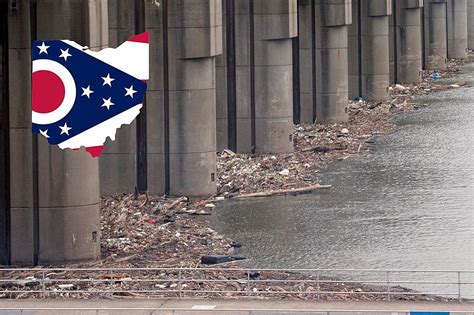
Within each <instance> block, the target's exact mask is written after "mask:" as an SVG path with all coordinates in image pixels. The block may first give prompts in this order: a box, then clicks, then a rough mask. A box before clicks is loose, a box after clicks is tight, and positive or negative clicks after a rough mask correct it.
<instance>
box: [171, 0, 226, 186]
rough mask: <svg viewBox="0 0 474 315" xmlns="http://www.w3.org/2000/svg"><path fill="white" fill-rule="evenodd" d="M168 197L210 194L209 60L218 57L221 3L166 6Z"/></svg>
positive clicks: (198, 0) (212, 101)
mask: <svg viewBox="0 0 474 315" xmlns="http://www.w3.org/2000/svg"><path fill="white" fill-rule="evenodd" d="M168 12H169V39H170V47H169V49H170V50H169V56H170V61H169V84H170V86H169V89H170V91H169V97H170V155H171V158H170V169H171V170H170V173H171V183H170V184H171V186H170V193H171V194H172V195H207V194H212V193H214V192H215V191H216V183H215V177H216V133H215V130H216V76H215V56H216V55H218V54H220V53H222V33H221V32H222V17H221V14H222V8H221V0H193V1H189V0H178V1H170V2H169V11H168Z"/></svg>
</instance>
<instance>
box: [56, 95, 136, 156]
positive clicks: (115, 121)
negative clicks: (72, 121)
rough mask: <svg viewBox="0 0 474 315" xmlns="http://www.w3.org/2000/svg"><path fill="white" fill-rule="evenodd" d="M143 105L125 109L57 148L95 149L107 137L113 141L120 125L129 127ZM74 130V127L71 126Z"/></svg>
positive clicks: (102, 143)
mask: <svg viewBox="0 0 474 315" xmlns="http://www.w3.org/2000/svg"><path fill="white" fill-rule="evenodd" d="M142 106H143V104H138V105H135V106H134V107H132V108H130V109H127V110H126V111H124V112H121V113H120V114H118V115H116V116H114V117H112V118H110V119H107V120H106V121H103V122H101V123H100V124H98V125H95V126H94V127H92V128H89V129H87V130H85V131H83V132H81V133H80V134H78V135H76V136H74V137H71V138H69V139H68V140H66V141H64V142H61V143H60V144H59V147H60V148H61V149H66V148H69V149H78V148H80V147H82V146H85V147H96V146H100V145H104V143H105V141H106V140H107V137H110V139H112V141H114V140H115V134H116V132H117V129H118V128H120V126H122V125H129V124H131V123H132V121H133V120H134V119H135V117H137V116H138V114H140V109H141V108H142ZM71 127H73V128H74V126H71Z"/></svg>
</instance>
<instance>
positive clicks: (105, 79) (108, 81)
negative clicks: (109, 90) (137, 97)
mask: <svg viewBox="0 0 474 315" xmlns="http://www.w3.org/2000/svg"><path fill="white" fill-rule="evenodd" d="M101 78H102V80H104V83H103V84H102V86H104V85H106V84H107V85H108V86H110V87H112V81H114V80H115V79H113V78H111V77H110V73H107V76H106V77H101Z"/></svg>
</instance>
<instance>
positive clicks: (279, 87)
mask: <svg viewBox="0 0 474 315" xmlns="http://www.w3.org/2000/svg"><path fill="white" fill-rule="evenodd" d="M254 21H255V112H256V130H255V132H256V148H255V151H256V152H257V153H265V152H266V153H282V152H291V151H293V143H292V133H293V106H292V104H293V73H292V71H293V68H292V64H293V60H292V40H291V39H292V38H293V37H295V36H297V35H298V32H297V24H296V23H297V6H296V1H295V0H284V1H278V2H269V1H265V0H258V1H255V2H254Z"/></svg>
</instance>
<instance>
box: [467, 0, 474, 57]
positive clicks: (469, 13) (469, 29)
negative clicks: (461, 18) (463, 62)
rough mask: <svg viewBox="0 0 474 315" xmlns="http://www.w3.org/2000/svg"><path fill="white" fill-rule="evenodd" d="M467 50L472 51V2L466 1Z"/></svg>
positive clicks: (473, 38)
mask: <svg viewBox="0 0 474 315" xmlns="http://www.w3.org/2000/svg"><path fill="white" fill-rule="evenodd" d="M467 35H468V48H469V49H470V50H474V0H467Z"/></svg>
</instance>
